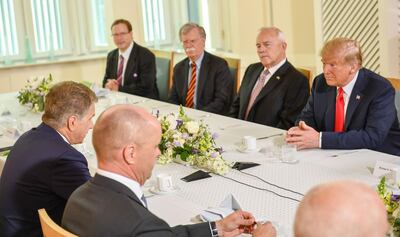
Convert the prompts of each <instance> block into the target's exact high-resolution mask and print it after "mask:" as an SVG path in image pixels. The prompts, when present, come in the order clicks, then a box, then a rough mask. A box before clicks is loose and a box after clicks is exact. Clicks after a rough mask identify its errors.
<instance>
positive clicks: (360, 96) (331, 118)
mask: <svg viewBox="0 0 400 237" xmlns="http://www.w3.org/2000/svg"><path fill="white" fill-rule="evenodd" d="M336 91H337V90H336V87H332V86H328V85H327V84H326V80H325V78H324V75H323V74H321V75H319V76H317V77H316V78H315V79H314V83H313V88H312V93H311V96H310V98H309V100H308V102H307V105H306V107H305V108H304V109H303V111H302V113H301V115H300V116H299V118H298V121H299V120H303V121H305V122H306V123H307V124H308V125H309V126H311V127H313V128H314V129H315V130H317V131H319V132H322V137H321V148H323V149H360V148H368V149H372V150H377V151H382V152H385V153H389V154H394V155H400V128H399V121H398V118H397V113H396V108H395V104H394V95H395V91H394V88H393V87H392V85H391V84H390V82H389V81H387V80H386V79H385V78H383V77H381V76H379V75H378V74H376V73H374V72H372V71H370V70H368V69H365V68H361V69H360V70H359V73H358V77H357V81H356V83H355V85H354V88H353V91H352V93H351V95H350V99H349V104H348V106H347V110H346V118H345V132H342V133H337V132H333V131H334V126H335V125H334V124H335V103H336Z"/></svg>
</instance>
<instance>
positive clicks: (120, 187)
mask: <svg viewBox="0 0 400 237" xmlns="http://www.w3.org/2000/svg"><path fill="white" fill-rule="evenodd" d="M160 139H161V127H160V124H159V122H158V121H157V119H155V118H154V117H153V116H152V115H150V114H149V113H148V112H146V111H145V110H144V109H141V108H139V107H135V106H133V105H116V106H113V107H110V108H109V109H107V110H106V111H104V112H103V113H102V114H101V115H100V117H99V118H98V120H97V122H96V124H95V126H94V129H93V146H94V149H95V151H96V155H97V160H98V167H99V169H98V171H97V174H96V175H95V177H94V178H93V179H91V180H90V181H88V182H87V183H85V184H84V185H82V186H81V187H80V188H78V189H77V190H76V191H75V192H74V193H73V194H72V196H71V198H70V199H69V200H68V203H67V206H66V209H65V212H64V215H63V220H62V226H63V227H64V228H66V229H67V230H69V231H71V232H72V233H74V234H77V235H78V236H97V237H102V236H146V237H158V236H163V237H168V236H181V237H184V236H195V237H205V236H212V237H216V236H237V235H239V234H241V233H243V232H244V229H248V228H245V227H244V226H250V225H252V224H253V223H254V221H255V220H254V217H253V215H251V214H250V213H248V212H244V211H237V212H234V213H233V214H231V215H229V216H228V217H226V218H224V219H222V220H220V221H217V222H206V223H201V224H194V225H185V226H183V225H180V226H176V227H172V228H171V227H169V226H168V224H167V223H166V222H165V221H163V220H161V219H160V218H158V217H157V216H155V215H154V214H153V213H151V212H150V211H149V210H148V209H147V203H146V199H145V198H144V196H143V193H142V191H141V189H140V186H142V185H143V184H144V183H145V181H146V180H147V179H148V178H150V176H151V173H152V170H153V167H154V165H155V162H156V159H157V157H158V156H159V155H160V150H159V149H158V144H159V143H160ZM82 210H84V211H82Z"/></svg>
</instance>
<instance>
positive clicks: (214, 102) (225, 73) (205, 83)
mask: <svg viewBox="0 0 400 237" xmlns="http://www.w3.org/2000/svg"><path fill="white" fill-rule="evenodd" d="M179 38H180V40H181V41H182V44H183V49H184V50H185V53H186V56H187V57H186V58H185V59H183V60H182V61H180V62H179V63H177V64H176V65H175V67H174V74H173V78H172V88H171V92H170V95H169V99H168V100H169V101H170V102H171V103H174V104H178V105H179V104H181V105H184V106H186V107H189V108H194V109H198V110H203V111H207V112H211V113H217V114H226V113H227V112H228V110H229V107H230V104H231V102H232V96H233V77H232V75H231V74H230V72H229V67H228V63H227V62H226V61H225V60H224V59H222V58H220V57H217V56H215V55H212V54H210V53H208V52H206V51H205V50H204V47H205V42H206V32H205V30H204V28H203V27H201V26H199V25H197V24H195V23H186V24H185V25H183V26H182V27H181V29H180V30H179Z"/></svg>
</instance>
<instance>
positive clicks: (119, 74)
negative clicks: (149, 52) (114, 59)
mask: <svg viewBox="0 0 400 237" xmlns="http://www.w3.org/2000/svg"><path fill="white" fill-rule="evenodd" d="M123 71H124V56H122V54H121V55H120V56H119V65H118V71H117V81H118V84H119V85H122V72H123Z"/></svg>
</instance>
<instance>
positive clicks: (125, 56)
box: [117, 41, 133, 85]
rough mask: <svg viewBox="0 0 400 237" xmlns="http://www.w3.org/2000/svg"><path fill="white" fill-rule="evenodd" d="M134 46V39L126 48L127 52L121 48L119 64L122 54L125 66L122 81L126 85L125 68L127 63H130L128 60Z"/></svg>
mask: <svg viewBox="0 0 400 237" xmlns="http://www.w3.org/2000/svg"><path fill="white" fill-rule="evenodd" d="M132 48H133V41H132V43H131V44H130V45H129V47H128V48H127V49H126V50H125V52H123V53H122V52H121V50H119V54H118V66H119V64H120V61H121V55H122V57H124V67H123V69H122V82H121V85H124V81H125V69H126V65H127V64H128V60H129V56H130V55H131V52H132ZM117 68H118V67H117Z"/></svg>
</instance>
